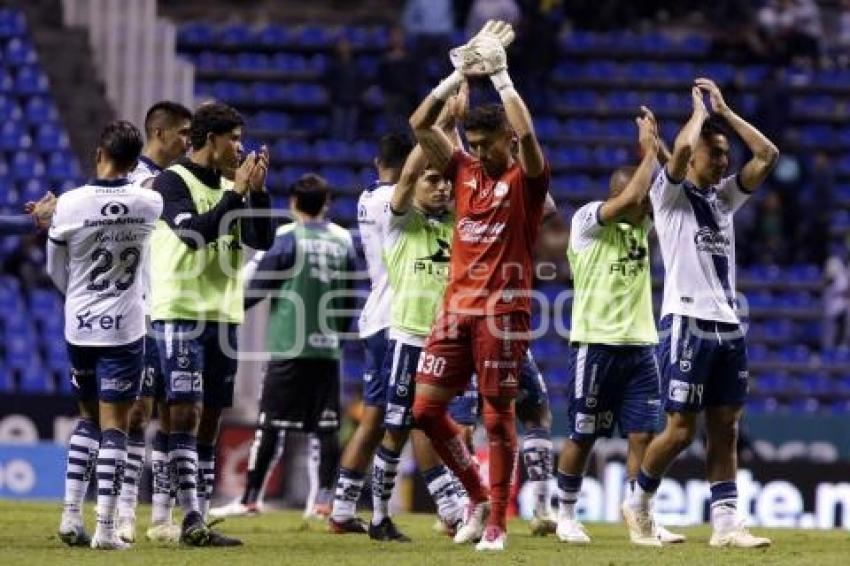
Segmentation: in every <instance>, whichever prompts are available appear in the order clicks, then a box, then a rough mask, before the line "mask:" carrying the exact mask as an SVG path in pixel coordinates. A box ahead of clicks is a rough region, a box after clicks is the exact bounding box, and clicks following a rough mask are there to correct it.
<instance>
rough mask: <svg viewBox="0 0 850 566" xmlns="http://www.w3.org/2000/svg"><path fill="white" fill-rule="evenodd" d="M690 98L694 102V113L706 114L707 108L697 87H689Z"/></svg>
mask: <svg viewBox="0 0 850 566" xmlns="http://www.w3.org/2000/svg"><path fill="white" fill-rule="evenodd" d="M691 100H692V101H693V103H694V114H700V113H701V114H704V115H708V109H707V108H706V107H705V101H704V100H703V99H702V91H701V90H700V89H699V87H696V86H695V87H693V88H692V89H691Z"/></svg>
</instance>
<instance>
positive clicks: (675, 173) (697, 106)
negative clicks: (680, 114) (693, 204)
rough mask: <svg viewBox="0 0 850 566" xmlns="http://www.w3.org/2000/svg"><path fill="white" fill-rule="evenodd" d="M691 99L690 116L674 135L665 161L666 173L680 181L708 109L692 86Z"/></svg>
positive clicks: (697, 90) (700, 93)
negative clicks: (674, 137)
mask: <svg viewBox="0 0 850 566" xmlns="http://www.w3.org/2000/svg"><path fill="white" fill-rule="evenodd" d="M691 100H692V101H693V105H694V110H693V112H692V113H691V117H690V118H689V119H688V121H687V122H686V123H685V125H684V127H682V129H681V131H680V132H679V135H678V136H676V141H675V142H674V143H673V155H671V156H670V161H668V162H667V174H668V175H669V176H670V178H671V179H673V180H675V181H681V180H682V179H684V178H685V174H686V173H687V171H688V161H690V159H691V155H692V154H693V151H694V147H696V144H697V141H698V140H699V133H700V130H701V129H702V125H703V123H705V121H706V119H707V118H708V110H707V109H706V107H705V102H703V99H702V91H701V90H700V89H699V88H697V87H693V88H692V89H691Z"/></svg>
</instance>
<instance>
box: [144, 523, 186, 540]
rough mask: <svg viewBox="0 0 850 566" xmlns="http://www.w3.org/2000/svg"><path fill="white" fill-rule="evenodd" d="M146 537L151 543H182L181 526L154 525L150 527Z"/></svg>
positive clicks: (173, 524)
mask: <svg viewBox="0 0 850 566" xmlns="http://www.w3.org/2000/svg"><path fill="white" fill-rule="evenodd" d="M145 537H146V538H147V539H148V540H149V541H151V542H168V543H172V544H177V543H178V542H180V525H178V524H176V523H172V522H171V521H169V522H167V523H154V524H152V525H151V526H150V527H148V530H147V532H146V533H145Z"/></svg>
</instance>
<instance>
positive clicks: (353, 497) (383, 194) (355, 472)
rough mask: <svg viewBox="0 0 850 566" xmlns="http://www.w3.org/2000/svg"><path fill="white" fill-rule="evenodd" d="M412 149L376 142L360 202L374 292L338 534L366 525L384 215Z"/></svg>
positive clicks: (399, 138)
mask: <svg viewBox="0 0 850 566" xmlns="http://www.w3.org/2000/svg"><path fill="white" fill-rule="evenodd" d="M411 149H413V144H412V143H411V142H410V140H409V139H408V138H407V137H406V136H404V135H400V134H385V135H384V136H382V137H381V139H380V140H379V141H378V155H377V157H375V168H376V169H377V171H378V181H377V182H376V183H375V185H374V186H372V187H370V188H368V189H366V190H365V191H363V193H362V194H361V195H360V198H359V199H358V202H357V223H358V228H359V231H360V240H361V242H362V245H363V252H364V255H365V256H366V266H367V269H368V272H369V280H370V281H371V290H370V292H369V296H368V298H367V299H366V304H365V305H364V306H363V310H362V312H361V314H360V319H359V324H358V327H359V334H360V338H361V340H362V342H363V348H364V350H365V353H366V368H365V371H364V373H363V403H364V409H363V416H362V418H361V420H360V424H359V425H358V427H357V430H356V431H355V432H354V435H353V436H352V438H351V440H349V441H348V444H347V445H346V446H345V449H344V450H343V452H342V456H341V457H340V461H339V466H340V467H339V479H338V480H337V484H336V491H335V493H334V501H333V509H332V511H331V516H330V518H329V519H328V528H329V529H330V531H331V532H334V533H365V532H366V531H367V527H366V525H365V524H364V522H363V521H362V520H361V519H359V518H358V517H356V516H355V513H356V511H357V501H358V500H359V499H360V493H361V491H362V490H363V483H364V481H365V478H364V476H365V473H366V469H367V468H368V466H369V463H370V461H371V459H372V456H373V454H374V453H375V449H376V448H377V447H378V444H379V443H380V442H381V437H382V436H383V434H384V429H383V421H384V405H385V403H386V396H387V391H386V386H387V384H386V380H385V379H384V373H383V372H382V367H383V364H384V356H385V354H386V349H387V328H388V327H389V325H390V289H389V282H388V281H387V271H386V268H385V267H384V262H383V259H382V257H381V256H382V250H383V241H384V234H383V232H382V226H381V224H379V222H378V221H379V219H380V217H381V216H382V215H383V214H385V213H386V212H387V210H388V209H389V202H390V197H391V195H392V193H393V185H394V184H395V183H396V182H397V181H398V179H399V176H400V174H401V170H402V167H403V166H404V162H405V160H406V159H407V156H408V154H409V153H410V151H411Z"/></svg>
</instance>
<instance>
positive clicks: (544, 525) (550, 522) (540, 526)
mask: <svg viewBox="0 0 850 566" xmlns="http://www.w3.org/2000/svg"><path fill="white" fill-rule="evenodd" d="M529 526H530V527H531V534H532V535H534V536H536V537H545V536H546V535H551V534H553V533H554V532H555V531H556V530H557V528H558V520H557V519H556V518H555V516H554V515H553V514H552V512H551V511H550V512H548V513H546V514H543V515H538V514H537V513H535V514H534V518H533V519H531V523H530V525H529Z"/></svg>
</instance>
